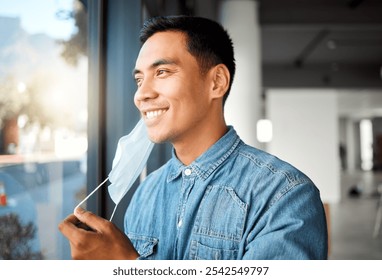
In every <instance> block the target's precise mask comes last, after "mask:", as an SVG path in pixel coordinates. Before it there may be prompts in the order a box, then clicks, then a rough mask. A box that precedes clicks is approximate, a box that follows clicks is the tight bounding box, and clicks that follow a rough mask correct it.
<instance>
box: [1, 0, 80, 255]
mask: <svg viewBox="0 0 382 280" xmlns="http://www.w3.org/2000/svg"><path fill="white" fill-rule="evenodd" d="M86 33H87V14H86V9H85V7H84V5H83V4H82V2H81V1H78V0H28V1H25V0H12V1H9V0H0V61H1V63H0V259H69V258H70V249H69V245H68V243H67V240H66V239H65V238H64V237H63V236H62V235H61V233H60V232H59V231H58V229H57V225H58V224H59V222H60V221H61V220H62V219H63V218H64V217H66V216H67V215H68V214H70V213H71V212H72V211H73V208H74V207H75V206H76V205H77V204H78V202H79V201H81V200H82V198H84V197H85V194H86V172H87V166H86V158H87V52H86V45H87V42H86V39H87V35H86Z"/></svg>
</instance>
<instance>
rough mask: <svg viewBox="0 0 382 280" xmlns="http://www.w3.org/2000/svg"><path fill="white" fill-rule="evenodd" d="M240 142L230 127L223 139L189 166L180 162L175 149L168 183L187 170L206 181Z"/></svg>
mask: <svg viewBox="0 0 382 280" xmlns="http://www.w3.org/2000/svg"><path fill="white" fill-rule="evenodd" d="M240 142H241V140H240V137H239V136H238V135H237V133H236V131H235V129H234V128H233V127H232V126H229V127H228V131H227V133H226V134H224V135H223V137H222V138H220V139H219V140H218V141H217V142H216V143H215V144H213V145H212V146H211V147H210V148H209V149H208V150H207V151H206V152H204V153H203V154H202V155H200V156H199V157H198V158H197V159H196V160H195V161H193V162H192V163H191V164H190V165H188V166H186V165H184V164H183V163H182V162H180V161H179V160H178V158H177V157H176V154H175V150H174V149H173V150H172V158H171V160H170V168H169V174H168V177H167V182H170V181H172V180H175V179H176V178H177V177H178V176H179V175H180V174H181V173H182V172H183V170H185V169H186V168H189V169H191V170H192V171H193V173H194V174H196V176H198V177H200V178H201V179H202V180H206V179H207V178H208V176H210V175H211V174H212V173H213V172H214V171H215V169H216V168H218V167H219V166H220V165H221V164H222V163H223V162H224V161H225V160H226V159H227V158H228V157H229V155H231V154H232V153H233V151H234V150H235V149H236V147H237V146H238V145H239V143H240Z"/></svg>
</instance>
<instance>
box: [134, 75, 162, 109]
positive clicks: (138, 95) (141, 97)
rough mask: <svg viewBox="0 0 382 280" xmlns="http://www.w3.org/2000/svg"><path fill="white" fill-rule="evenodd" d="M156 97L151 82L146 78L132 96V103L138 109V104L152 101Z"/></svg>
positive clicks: (156, 94)
mask: <svg viewBox="0 0 382 280" xmlns="http://www.w3.org/2000/svg"><path fill="white" fill-rule="evenodd" d="M157 96H158V93H157V92H156V91H155V89H154V86H153V82H152V81H151V80H150V79H148V78H147V79H145V80H144V81H142V83H141V85H140V86H139V87H138V88H137V91H136V92H135V95H134V102H135V105H136V106H137V107H138V108H139V103H140V102H142V101H147V100H149V99H154V98H156V97H157Z"/></svg>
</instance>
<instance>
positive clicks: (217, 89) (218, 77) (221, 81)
mask: <svg viewBox="0 0 382 280" xmlns="http://www.w3.org/2000/svg"><path fill="white" fill-rule="evenodd" d="M211 74H212V82H213V83H212V96H211V97H212V98H214V99H215V98H222V97H223V96H224V95H225V94H226V92H227V90H228V87H229V82H230V79H231V76H230V74H229V70H228V68H227V66H225V65H224V64H218V65H216V66H215V67H213V68H212V73H211Z"/></svg>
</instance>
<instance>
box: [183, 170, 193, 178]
mask: <svg viewBox="0 0 382 280" xmlns="http://www.w3.org/2000/svg"><path fill="white" fill-rule="evenodd" d="M191 173H192V171H191V169H189V168H187V169H186V170H184V174H185V175H186V176H190V175H191Z"/></svg>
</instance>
